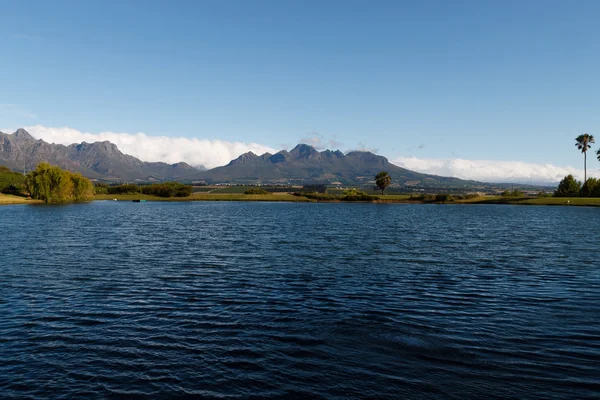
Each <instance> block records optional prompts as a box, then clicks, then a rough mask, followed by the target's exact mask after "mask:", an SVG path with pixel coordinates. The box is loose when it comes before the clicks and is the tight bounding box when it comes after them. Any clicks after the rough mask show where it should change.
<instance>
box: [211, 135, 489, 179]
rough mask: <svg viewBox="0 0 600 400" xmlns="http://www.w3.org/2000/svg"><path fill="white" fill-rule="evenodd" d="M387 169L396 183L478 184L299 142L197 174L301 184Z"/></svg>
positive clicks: (358, 176) (363, 153)
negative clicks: (273, 152) (279, 149)
mask: <svg viewBox="0 0 600 400" xmlns="http://www.w3.org/2000/svg"><path fill="white" fill-rule="evenodd" d="M380 171H387V172H388V173H389V174H390V175H391V176H392V182H393V183H394V184H395V185H399V186H415V187H418V186H421V187H422V186H427V187H435V186H447V187H461V186H465V185H467V186H474V185H477V184H479V183H478V182H473V181H464V180H461V179H458V178H448V177H441V176H436V175H428V174H421V173H418V172H415V171H411V170H408V169H405V168H401V167H398V166H396V165H394V164H392V163H390V162H389V161H388V159H387V158H385V157H383V156H379V155H376V154H373V153H371V152H368V151H351V152H348V153H347V154H344V153H342V152H341V151H339V150H335V151H332V150H324V151H318V150H316V149H315V148H314V147H312V146H310V145H307V144H299V145H297V146H296V147H294V148H293V149H292V150H291V151H289V152H288V151H286V150H281V151H279V152H277V153H275V154H270V153H265V154H263V155H260V156H259V155H256V154H254V153H252V152H248V153H244V154H242V155H240V156H239V157H238V158H236V159H235V160H232V161H231V162H229V164H227V165H224V166H222V167H217V168H213V169H211V170H208V171H205V172H203V173H201V174H200V176H201V177H202V178H203V179H204V180H206V181H207V182H208V183H248V184H257V183H261V184H265V183H276V184H302V183H308V182H310V183H326V184H341V185H362V186H366V185H369V184H371V183H373V180H374V177H375V175H376V174H377V173H378V172H380Z"/></svg>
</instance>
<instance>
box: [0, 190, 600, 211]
mask: <svg viewBox="0 0 600 400" xmlns="http://www.w3.org/2000/svg"><path fill="white" fill-rule="evenodd" d="M114 199H117V200H118V201H133V200H146V201H175V202H189V201H274V202H294V203H316V202H329V203H331V202H334V203H335V202H340V201H339V200H321V201H317V200H312V199H307V198H306V197H302V196H293V195H291V194H289V193H272V194H267V195H248V194H238V193H202V192H198V193H194V194H193V195H192V196H189V197H168V198H165V197H158V196H151V195H139V194H137V195H133V194H121V195H111V194H108V195H107V194H102V195H96V196H94V199H93V201H102V200H114ZM41 203H42V201H40V200H31V199H30V200H28V199H26V198H25V197H20V196H13V195H8V194H0V205H15V204H41ZM373 203H382V204H467V205H468V204H508V205H524V206H527V205H530V206H531V205H538V206H586V207H600V198H588V197H501V196H481V197H476V198H474V199H468V200H456V201H453V202H449V203H429V202H423V201H418V200H411V199H410V195H383V196H379V200H375V201H373Z"/></svg>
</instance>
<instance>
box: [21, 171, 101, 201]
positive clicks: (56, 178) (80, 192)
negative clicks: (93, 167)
mask: <svg viewBox="0 0 600 400" xmlns="http://www.w3.org/2000/svg"><path fill="white" fill-rule="evenodd" d="M25 184H26V187H27V190H28V191H29V194H30V195H31V197H32V198H34V199H39V200H43V201H44V202H45V203H65V202H69V201H84V200H90V199H91V198H92V197H93V195H94V189H93V186H92V183H91V182H90V181H89V179H87V178H84V177H83V176H81V175H79V174H73V173H71V172H69V171H64V170H62V169H60V168H59V167H57V166H54V165H50V164H48V163H45V162H44V163H40V164H38V166H37V167H36V168H35V169H34V170H33V171H31V172H30V173H29V174H27V178H26V180H25Z"/></svg>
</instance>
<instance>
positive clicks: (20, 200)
mask: <svg viewBox="0 0 600 400" xmlns="http://www.w3.org/2000/svg"><path fill="white" fill-rule="evenodd" d="M36 203H41V201H39V200H27V199H26V198H25V197H20V196H13V195H10V194H2V193H0V204H36Z"/></svg>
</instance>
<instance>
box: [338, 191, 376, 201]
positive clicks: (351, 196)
mask: <svg viewBox="0 0 600 400" xmlns="http://www.w3.org/2000/svg"><path fill="white" fill-rule="evenodd" d="M377 199H379V197H377V196H371V195H369V194H367V193H365V192H363V191H361V190H356V189H350V190H346V191H345V192H344V195H343V196H342V198H341V200H343V201H373V200H377Z"/></svg>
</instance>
